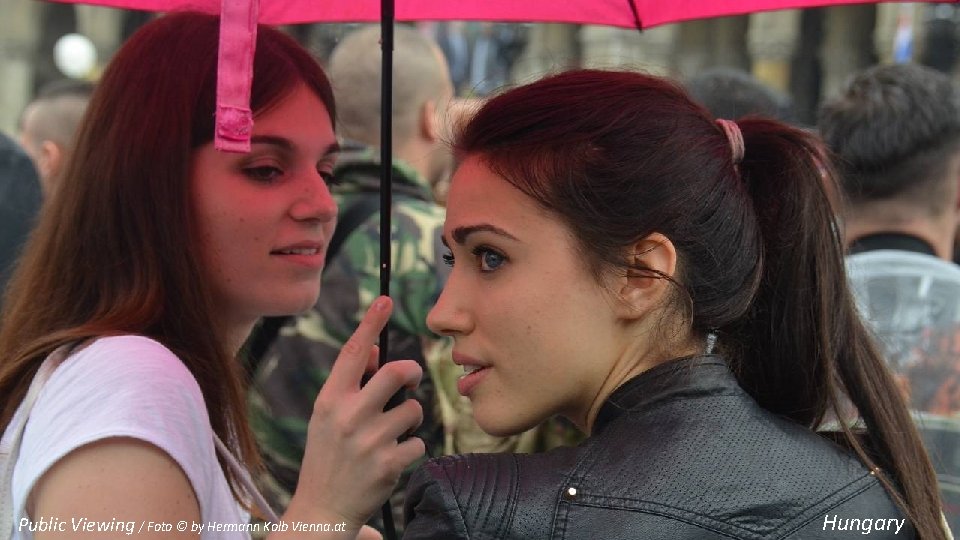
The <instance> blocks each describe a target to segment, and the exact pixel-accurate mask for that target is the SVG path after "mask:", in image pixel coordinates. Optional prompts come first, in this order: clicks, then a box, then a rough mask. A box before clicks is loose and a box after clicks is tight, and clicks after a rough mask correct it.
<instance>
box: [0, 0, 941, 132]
mask: <svg viewBox="0 0 960 540" xmlns="http://www.w3.org/2000/svg"><path fill="white" fill-rule="evenodd" d="M2 9H3V17H0V130H2V131H4V132H6V133H8V134H11V135H12V134H14V133H15V132H16V126H17V121H18V117H19V115H20V113H21V111H22V110H23V107H24V106H25V105H26V104H27V103H28V102H29V101H30V100H31V99H32V98H33V97H34V95H35V93H36V92H37V90H38V89H39V88H41V87H43V86H44V85H45V84H46V83H48V82H50V81H51V80H55V79H59V78H63V77H65V76H69V77H76V78H86V79H91V80H95V79H96V77H97V75H98V73H99V71H100V70H101V69H102V67H103V65H104V63H105V62H107V61H108V60H109V59H110V57H111V55H112V54H113V52H114V51H115V50H116V49H117V47H118V46H119V45H120V43H122V42H123V40H124V39H125V38H126V37H127V36H129V35H130V34H131V33H132V32H133V31H134V30H135V29H136V28H137V27H139V26H140V25H141V24H143V23H144V22H145V21H147V20H148V19H149V18H150V17H151V16H152V15H151V14H148V13H143V12H136V11H125V10H116V9H108V8H96V7H90V6H75V5H71V4H57V3H48V2H38V1H35V0H4V2H3V6H2ZM351 26H352V25H343V24H315V25H304V26H297V27H290V28H289V31H290V32H291V33H292V34H293V35H294V36H296V37H297V38H298V39H299V40H300V41H301V42H303V43H304V44H306V45H307V46H309V47H310V48H311V49H312V50H314V51H315V52H316V54H317V55H318V56H319V57H320V58H321V59H323V58H324V57H325V55H326V54H327V53H329V51H330V50H331V48H332V47H333V45H334V44H335V43H336V42H337V39H338V38H339V36H341V35H343V34H344V33H345V32H346V31H347V30H348V29H349V28H350V27H351ZM417 26H418V27H419V28H420V29H421V30H422V31H423V32H425V33H428V34H429V35H431V36H433V37H434V38H435V39H436V40H437V42H438V43H439V44H440V46H441V47H442V48H443V49H444V51H445V52H446V54H447V57H448V59H449V62H450V67H451V73H452V75H453V78H454V80H455V82H456V84H457V90H458V93H459V95H462V96H466V95H485V94H487V93H490V92H493V91H495V90H496V89H497V88H500V87H502V86H503V85H507V84H511V83H514V82H524V81H528V80H530V79H533V78H536V77H539V76H541V75H543V74H544V73H547V72H551V71H556V70H559V69H564V68H568V67H574V66H584V67H627V68H636V69H641V70H645V71H650V72H655V73H659V74H667V75H673V76H676V77H678V78H681V79H685V78H689V77H690V76H692V75H694V74H696V73H697V72H698V71H700V70H703V69H705V68H708V67H716V66H728V67H735V68H740V69H743V70H746V71H749V72H752V73H753V74H754V75H755V76H756V77H757V78H759V79H760V80H761V81H763V82H765V83H767V84H769V85H770V86H772V87H773V88H776V89H779V90H782V91H784V92H786V93H788V94H789V95H791V96H792V98H793V103H794V107H795V114H796V118H797V119H798V121H799V122H800V123H802V124H806V125H812V124H813V121H814V111H815V110H816V107H817V104H818V103H819V102H820V99H821V97H822V96H825V95H830V94H831V92H833V91H834V89H836V88H838V87H839V85H840V84H842V82H843V81H844V80H845V79H846V77H847V76H848V74H850V73H852V72H854V71H856V70H858V69H861V68H864V67H866V66H869V65H872V64H876V63H886V62H905V61H916V62H920V63H924V64H927V65H930V66H933V67H935V68H937V69H940V70H942V71H945V72H949V73H953V74H956V73H957V64H958V62H957V57H958V55H960V31H958V28H960V10H958V8H957V7H955V6H952V5H942V4H940V5H937V4H922V3H916V4H915V3H903V4H901V3H883V4H877V5H855V6H842V7H830V8H818V9H806V10H787V11H776V12H767V13H759V14H754V15H748V16H739V17H724V18H718V19H711V20H703V21H693V22H687V23H680V24H673V25H666V26H661V27H657V28H652V29H649V30H645V31H643V32H638V31H635V30H625V29H617V28H608V27H601V26H579V25H562V24H506V23H481V22H461V21H455V22H424V23H418V24H417ZM64 36H69V37H67V38H65V39H64Z"/></svg>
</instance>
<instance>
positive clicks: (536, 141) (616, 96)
mask: <svg viewBox="0 0 960 540" xmlns="http://www.w3.org/2000/svg"><path fill="white" fill-rule="evenodd" d="M737 135H740V136H741V137H742V139H743V143H744V144H743V146H741V145H740V144H739V138H738V137H737ZM731 141H733V142H731ZM456 149H457V151H458V152H460V153H462V154H474V155H479V156H481V157H482V158H483V159H484V161H485V163H486V165H487V166H489V167H490V169H491V170H492V171H494V172H496V173H497V174H499V175H500V176H501V177H502V178H503V179H504V180H506V181H507V182H509V183H510V184H511V185H512V186H514V187H515V188H517V189H518V190H520V191H521V192H523V193H525V194H526V195H528V196H529V197H531V198H532V199H533V200H535V201H537V203H538V204H540V205H541V206H542V207H543V208H545V209H547V210H549V211H551V212H553V213H554V214H555V215H557V216H558V217H559V219H561V220H562V221H563V223H564V224H565V225H566V226H567V227H568V228H569V230H570V231H571V232H572V234H573V236H574V237H575V238H576V239H577V243H578V247H579V248H580V249H581V250H582V251H583V253H584V254H585V256H584V257H583V259H584V260H585V261H586V264H587V265H588V268H589V269H590V270H591V271H593V273H594V275H595V276H596V277H598V278H599V277H600V276H602V275H603V273H604V272H605V271H608V270H611V269H612V270H617V271H620V272H623V273H624V274H625V275H628V274H629V273H630V272H640V273H641V274H640V275H644V274H643V273H644V272H646V275H650V276H651V277H661V278H662V277H664V276H662V275H658V274H656V272H651V271H650V270H649V269H647V268H643V267H638V266H636V265H635V263H634V262H633V261H628V260H624V259H625V258H624V257H623V253H624V250H625V248H627V247H628V246H632V245H634V243H635V242H637V240H638V239H642V238H645V237H646V236H648V235H650V234H652V233H660V234H663V235H664V236H666V237H668V238H670V240H671V241H672V242H673V245H674V246H675V247H676V250H677V254H678V261H679V262H678V265H677V268H678V270H677V273H676V275H675V276H669V278H671V279H675V280H676V281H675V284H676V285H678V291H680V293H681V294H678V295H677V296H678V297H680V298H678V299H677V304H678V311H680V312H681V313H682V316H684V317H685V319H686V321H689V324H690V327H691V332H690V334H692V336H691V337H701V338H706V336H708V335H709V334H711V333H714V334H716V335H717V336H718V340H717V347H718V349H719V351H720V352H721V353H723V354H724V356H725V357H726V358H727V359H728V361H729V362H730V364H731V368H732V369H733V371H734V372H735V373H736V375H737V377H738V379H739V382H740V384H741V385H742V386H743V387H744V389H746V391H747V392H749V393H750V394H751V395H752V396H753V397H754V398H755V399H756V400H757V402H758V403H759V404H760V405H761V406H762V407H763V408H765V409H767V410H769V411H771V412H773V413H774V414H777V415H780V416H783V417H786V418H789V419H792V420H793V421H796V422H798V423H800V424H802V425H804V426H807V427H808V428H810V429H816V428H817V427H819V426H821V425H822V423H823V421H824V419H826V418H831V417H836V418H840V419H843V418H845V417H846V415H844V414H843V413H842V409H843V408H844V407H845V406H846V404H847V403H848V402H847V401H846V400H847V399H849V400H850V403H852V405H853V406H855V407H856V408H857V409H858V411H859V414H860V416H861V417H862V418H863V420H864V422H865V424H866V427H867V431H866V433H863V434H859V433H854V432H853V431H852V428H851V426H849V425H846V424H845V423H841V424H842V432H841V433H840V434H839V437H840V439H841V441H840V442H841V443H843V444H844V445H845V446H847V447H849V448H850V449H851V450H852V451H853V452H854V453H855V454H856V455H857V456H859V458H860V459H861V460H862V461H863V463H864V464H865V465H866V466H867V467H868V468H869V469H870V470H871V471H874V473H875V474H877V475H878V477H879V479H880V481H881V482H882V483H883V485H884V486H885V487H886V489H887V490H888V491H889V492H890V495H891V497H892V498H893V499H894V500H895V501H896V502H897V503H898V504H899V505H900V506H901V507H902V508H903V509H904V511H905V513H906V515H907V516H908V517H909V518H910V520H911V521H912V522H913V524H914V526H915V527H916V530H917V531H918V533H919V534H920V537H921V538H924V539H933V540H939V539H942V538H944V531H943V530H942V529H941V525H940V510H939V509H940V502H939V495H938V492H937V484H936V478H935V476H934V474H933V468H932V466H931V465H930V461H929V459H928V458H927V456H926V453H925V451H924V448H923V445H922V444H921V442H920V438H919V435H918V434H917V430H916V428H915V426H914V425H913V422H912V421H911V418H910V416H909V413H908V412H907V408H906V405H905V404H904V403H903V402H902V400H901V398H900V393H899V391H898V389H897V388H896V386H895V385H894V382H893V380H892V378H891V375H890V374H889V372H888V371H887V368H886V366H885V365H884V362H883V360H882V358H881V356H880V354H879V353H878V352H877V349H876V348H875V346H874V345H873V343H872V341H871V338H870V336H869V335H868V333H867V331H866V330H865V328H864V327H863V324H862V323H861V321H860V317H859V315H858V313H857V310H856V306H855V304H854V301H853V298H852V295H851V293H850V290H849V287H848V285H847V278H846V271H845V267H844V259H843V252H842V250H841V242H840V238H839V229H838V227H837V224H836V221H835V217H834V214H833V211H832V209H831V205H830V200H831V197H830V195H831V194H832V193H836V191H829V190H831V189H833V188H834V184H833V183H832V181H833V176H832V173H831V171H830V169H829V166H828V165H827V164H826V160H825V159H822V156H823V152H821V151H820V144H819V142H818V141H817V139H816V138H815V137H814V136H812V135H810V134H807V133H804V132H803V131H800V130H798V129H794V128H790V127H788V126H786V125H784V124H781V123H779V122H775V121H773V120H763V119H745V120H742V121H740V122H739V123H733V122H719V123H718V122H716V121H715V120H714V119H713V118H712V115H710V114H709V112H708V111H707V110H706V109H704V108H703V107H701V106H699V105H697V104H696V103H694V102H693V101H692V100H691V99H690V98H689V97H688V96H687V94H686V93H685V92H684V90H683V89H682V88H680V87H679V86H677V85H676V84H675V83H673V82H671V81H669V80H666V79H661V78H658V77H653V76H650V75H644V74H640V73H632V72H608V71H597V70H577V71H569V72H565V73H562V74H559V75H555V76H552V77H547V78H544V79H541V80H539V81H537V82H535V83H532V84H529V85H526V86H523V87H520V88H518V89H514V90H512V91H510V92H507V93H506V94H503V95H500V96H497V97H494V98H492V99H491V100H489V101H487V102H486V103H485V104H484V106H483V107H482V108H481V109H480V110H479V111H477V113H476V114H475V115H474V116H473V117H472V119H471V120H470V122H469V123H467V124H466V125H465V126H464V127H463V129H462V131H461V132H460V133H459V135H458V137H457V142H456ZM741 149H743V153H742V155H741V151H740V150H741ZM822 177H825V178H826V180H824V179H823V178H822ZM684 295H686V298H682V297H683V296H684ZM683 300H688V301H687V302H683ZM681 303H682V304H684V305H679V304H681ZM877 469H879V470H880V472H876V470H877Z"/></svg>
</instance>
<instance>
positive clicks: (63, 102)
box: [20, 81, 93, 195]
mask: <svg viewBox="0 0 960 540" xmlns="http://www.w3.org/2000/svg"><path fill="white" fill-rule="evenodd" d="M92 93H93V85H92V84H90V83H87V82H83V81H57V82H56V83H54V84H52V85H50V86H48V87H45V88H44V89H42V90H41V91H40V94H39V95H38V96H37V98H36V99H35V100H33V101H32V102H31V103H30V104H29V105H27V107H26V108H25V109H24V111H23V115H22V116H21V117H20V144H21V145H22V146H23V147H24V149H25V150H26V151H27V154H28V155H30V157H31V159H33V161H34V164H35V165H36V168H37V172H39V173H40V183H41V185H42V186H43V190H44V194H45V195H49V194H50V193H51V192H52V190H53V186H52V185H51V182H52V179H53V178H54V177H55V176H56V175H57V174H58V173H59V172H60V169H61V167H62V166H63V164H64V163H65V162H66V159H67V155H68V154H69V152H70V148H71V147H72V146H73V141H74V138H75V137H76V134H77V129H78V128H79V126H80V122H81V120H82V119H83V115H84V112H86V109H87V103H88V102H89V101H90V95H91V94H92Z"/></svg>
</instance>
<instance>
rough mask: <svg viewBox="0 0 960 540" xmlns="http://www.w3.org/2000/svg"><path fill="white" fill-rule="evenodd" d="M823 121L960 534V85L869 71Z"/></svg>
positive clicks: (848, 212) (872, 282)
mask: <svg viewBox="0 0 960 540" xmlns="http://www.w3.org/2000/svg"><path fill="white" fill-rule="evenodd" d="M819 128H820V133H821V135H822V136H823V139H824V141H825V142H826V144H827V146H828V147H829V149H830V150H831V151H832V152H833V153H834V154H835V156H836V165H837V168H838V170H839V173H840V179H841V187H842V191H843V194H844V199H845V205H844V208H843V217H844V220H843V227H844V233H845V243H846V247H847V249H848V252H849V255H848V257H847V269H848V272H849V276H850V281H851V285H852V287H853V290H854V293H855V295H856V297H857V300H858V303H859V306H860V309H861V312H862V314H863V315H864V318H865V319H866V320H867V322H868V323H869V325H870V326H871V327H872V329H873V330H874V332H875V333H876V335H877V337H878V339H879V341H880V344H881V346H882V349H883V352H884V353H885V355H886V358H887V361H888V362H889V365H890V367H891V368H892V369H893V371H894V373H895V374H896V376H897V377H898V380H899V382H900V383H901V386H902V389H903V392H904V395H905V397H906V399H907V401H908V403H909V404H910V407H911V409H913V410H914V411H915V412H916V414H917V417H918V420H919V427H920V429H921V432H922V433H923V435H924V438H925V440H926V443H927V447H928V448H929V449H930V450H931V458H932V460H933V464H934V467H935V468H936V470H937V472H938V474H939V475H940V480H941V485H942V486H944V489H943V490H942V491H943V498H944V501H945V502H944V508H945V513H946V515H947V519H948V520H949V521H950V524H951V526H952V527H953V529H954V530H956V529H957V527H958V526H960V505H958V503H960V499H958V497H957V493H958V489H957V488H958V487H960V486H958V485H956V478H957V477H958V476H960V469H958V467H957V466H956V465H955V464H954V462H955V459H954V457H953V456H954V455H955V453H956V451H957V450H958V449H960V422H958V421H957V420H956V419H954V418H953V417H955V416H956V415H957V413H960V267H957V266H956V265H955V264H953V263H952V262H951V257H952V255H953V253H952V251H953V246H954V237H955V235H956V230H957V225H958V223H960V88H958V86H957V85H956V84H955V83H954V82H953V81H952V80H951V79H950V78H949V77H948V76H946V75H944V74H942V73H939V72H937V71H935V70H933V69H930V68H926V67H922V66H919V65H911V64H899V65H888V66H878V67H874V68H870V69H867V70H866V71H863V72H861V73H859V74H857V75H856V76H854V77H853V78H852V79H851V81H850V82H849V83H848V84H847V86H846V87H845V88H844V90H843V92H842V93H841V95H839V96H837V97H835V98H833V99H831V100H829V101H828V102H826V103H825V104H824V105H823V107H822V108H821V111H820V115H819ZM948 484H950V486H949V487H948Z"/></svg>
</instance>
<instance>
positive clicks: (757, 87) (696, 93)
mask: <svg viewBox="0 0 960 540" xmlns="http://www.w3.org/2000/svg"><path fill="white" fill-rule="evenodd" d="M684 87H686V89H687V91H688V92H689V93H690V96H691V97H693V99H694V100H696V101H697V102H699V103H700V104H701V105H703V106H704V107H706V108H707V110H709V111H710V112H711V113H712V114H713V115H714V116H716V117H717V118H740V117H741V116H748V115H760V116H767V117H770V118H773V119H776V120H781V121H783V122H792V121H793V120H794V114H793V100H791V99H790V96H788V95H787V94H784V93H782V92H780V91H778V90H775V89H773V88H771V87H770V86H767V85H766V84H764V83H763V82H761V81H760V80H759V79H757V78H756V77H754V76H753V75H751V74H750V73H747V72H746V71H743V70H740V69H736V68H732V67H715V68H711V69H706V70H703V71H701V72H699V73H697V74H696V75H694V76H693V77H690V78H689V79H688V80H687V81H686V82H685V83H684Z"/></svg>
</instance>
